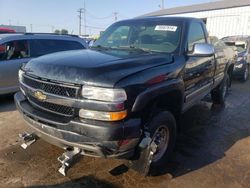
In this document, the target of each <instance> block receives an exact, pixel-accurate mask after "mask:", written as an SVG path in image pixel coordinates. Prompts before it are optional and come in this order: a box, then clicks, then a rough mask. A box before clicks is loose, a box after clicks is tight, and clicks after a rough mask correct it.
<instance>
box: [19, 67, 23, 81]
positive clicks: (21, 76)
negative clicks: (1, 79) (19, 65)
mask: <svg viewBox="0 0 250 188" xmlns="http://www.w3.org/2000/svg"><path fill="white" fill-rule="evenodd" d="M23 74H24V71H23V70H21V69H19V71H18V79H19V82H21V81H22V79H23Z"/></svg>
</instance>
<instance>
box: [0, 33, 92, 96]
mask: <svg viewBox="0 0 250 188" xmlns="http://www.w3.org/2000/svg"><path fill="white" fill-rule="evenodd" d="M85 48H88V45H87V43H86V42H85V41H84V40H83V39H81V38H79V37H77V36H73V35H57V34H34V33H25V34H24V33H23V34H21V33H13V34H0V95H2V94H8V93H14V92H16V91H18V90H19V83H18V70H19V68H20V67H21V66H22V64H24V63H27V62H28V61H30V60H31V59H32V58H36V57H39V56H42V55H46V54H50V53H54V52H60V51H67V50H79V49H85Z"/></svg>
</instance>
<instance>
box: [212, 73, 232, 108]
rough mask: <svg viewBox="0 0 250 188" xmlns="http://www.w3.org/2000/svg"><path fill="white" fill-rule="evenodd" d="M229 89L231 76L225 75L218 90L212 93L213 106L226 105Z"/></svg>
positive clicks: (215, 89)
mask: <svg viewBox="0 0 250 188" xmlns="http://www.w3.org/2000/svg"><path fill="white" fill-rule="evenodd" d="M228 87H229V76H228V74H225V76H224V79H223V80H222V82H221V83H220V85H218V86H217V87H216V88H214V89H213V90H212V91H211V97H212V101H213V104H221V105H224V104H225V99H226V95H227V92H228Z"/></svg>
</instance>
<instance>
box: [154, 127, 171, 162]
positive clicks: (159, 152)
mask: <svg viewBox="0 0 250 188" xmlns="http://www.w3.org/2000/svg"><path fill="white" fill-rule="evenodd" d="M152 140H153V142H155V144H156V145H157V149H156V152H155V153H154V155H153V162H157V161H158V160H160V159H161V158H162V156H163V155H164V153H165V152H166V150H167V148H168V144H169V129H168V128H167V127H165V126H160V127H159V128H158V129H157V130H156V131H155V133H154V136H153V138H152Z"/></svg>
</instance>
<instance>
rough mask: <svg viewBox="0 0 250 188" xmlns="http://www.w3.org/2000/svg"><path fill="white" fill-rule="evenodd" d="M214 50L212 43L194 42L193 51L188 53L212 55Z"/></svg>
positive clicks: (202, 55)
mask: <svg viewBox="0 0 250 188" xmlns="http://www.w3.org/2000/svg"><path fill="white" fill-rule="evenodd" d="M214 53H215V50H214V46H213V45H212V44H208V43H197V44H194V47H193V51H192V52H190V53H188V55H189V56H195V57H210V56H212V55H214Z"/></svg>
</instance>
